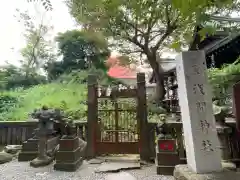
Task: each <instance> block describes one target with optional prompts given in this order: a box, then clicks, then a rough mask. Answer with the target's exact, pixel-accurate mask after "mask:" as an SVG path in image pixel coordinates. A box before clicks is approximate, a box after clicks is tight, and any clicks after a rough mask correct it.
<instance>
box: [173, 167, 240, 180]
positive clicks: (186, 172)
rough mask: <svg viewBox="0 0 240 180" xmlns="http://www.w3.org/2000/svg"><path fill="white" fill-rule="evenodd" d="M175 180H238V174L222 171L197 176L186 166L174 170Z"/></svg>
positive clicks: (239, 173)
mask: <svg viewBox="0 0 240 180" xmlns="http://www.w3.org/2000/svg"><path fill="white" fill-rule="evenodd" d="M174 178H175V179H176V180H238V179H240V172H235V171H227V170H223V171H222V172H215V173H208V174H197V173H194V172H193V171H191V170H190V169H189V168H188V167H187V165H177V166H176V167H175V170H174Z"/></svg>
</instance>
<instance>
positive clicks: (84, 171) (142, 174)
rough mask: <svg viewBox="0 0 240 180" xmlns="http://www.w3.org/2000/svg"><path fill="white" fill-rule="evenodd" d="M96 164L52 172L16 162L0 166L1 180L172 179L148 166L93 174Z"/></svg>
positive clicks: (51, 166)
mask: <svg viewBox="0 0 240 180" xmlns="http://www.w3.org/2000/svg"><path fill="white" fill-rule="evenodd" d="M98 167H99V165H97V164H88V163H87V162H84V164H83V165H82V166H81V167H80V168H79V170H78V171H77V172H71V173H70V172H60V171H54V170H53V165H49V166H46V167H43V168H32V167H30V166H29V162H17V161H16V160H14V161H12V162H9V163H6V164H2V165H0V179H1V180H20V179H21V180H120V179H124V180H138V179H139V180H140V179H141V180H173V177H167V176H159V175H156V167H154V165H150V166H148V167H142V168H141V169H139V170H127V171H125V172H120V173H105V174H104V173H95V172H94V171H95V170H96V168H98Z"/></svg>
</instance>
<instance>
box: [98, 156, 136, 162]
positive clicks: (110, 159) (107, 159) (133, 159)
mask: <svg viewBox="0 0 240 180" xmlns="http://www.w3.org/2000/svg"><path fill="white" fill-rule="evenodd" d="M96 159H99V160H102V161H104V162H130V163H131V162H132V163H134V162H140V157H139V155H132V154H131V155H116V156H114V155H112V156H100V157H97V158H96Z"/></svg>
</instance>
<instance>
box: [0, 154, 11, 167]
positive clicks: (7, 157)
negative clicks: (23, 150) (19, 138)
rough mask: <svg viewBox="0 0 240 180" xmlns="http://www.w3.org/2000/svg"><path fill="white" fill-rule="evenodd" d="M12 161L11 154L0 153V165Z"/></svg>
mask: <svg viewBox="0 0 240 180" xmlns="http://www.w3.org/2000/svg"><path fill="white" fill-rule="evenodd" d="M12 159H13V156H12V155H11V154H8V153H6V152H0V164H4V163H6V162H10V161H11V160H12Z"/></svg>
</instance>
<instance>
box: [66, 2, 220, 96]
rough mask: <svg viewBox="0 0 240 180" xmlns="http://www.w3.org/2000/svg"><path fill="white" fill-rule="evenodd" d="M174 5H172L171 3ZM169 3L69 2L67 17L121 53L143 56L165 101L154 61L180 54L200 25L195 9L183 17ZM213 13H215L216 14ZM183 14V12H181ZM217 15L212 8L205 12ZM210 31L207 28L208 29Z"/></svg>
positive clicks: (159, 69) (161, 81)
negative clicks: (170, 52)
mask: <svg viewBox="0 0 240 180" xmlns="http://www.w3.org/2000/svg"><path fill="white" fill-rule="evenodd" d="M173 2H175V1H173ZM173 2H172V1H168V0H165V1H163V0H148V1H145V0H131V1H130V0H108V1H105V0H99V1H94V0H88V1H85V0H68V1H67V5H68V6H69V8H70V13H71V14H72V15H73V17H75V19H76V20H77V22H79V23H80V24H81V25H83V26H84V28H85V29H86V30H87V31H88V32H90V33H94V32H96V31H98V32H99V31H100V32H102V33H103V35H104V36H107V37H108V38H109V40H111V41H113V42H114V45H115V46H117V47H118V49H121V50H122V52H123V53H126V54H130V53H136V52H137V53H142V54H144V55H146V57H147V61H148V63H149V64H150V66H151V67H152V69H153V72H154V74H155V77H156V82H157V88H158V89H157V98H159V99H163V98H164V82H163V75H162V72H163V69H162V68H161V66H159V63H158V61H157V59H158V54H160V55H161V52H163V50H164V49H166V48H172V47H174V48H176V49H179V50H180V47H181V46H182V45H185V46H186V45H187V44H189V43H190V42H191V40H192V35H193V31H194V29H195V27H196V25H197V23H199V19H198V18H199V16H198V13H196V11H195V9H196V8H195V9H194V10H193V11H192V10H189V11H190V12H189V13H188V14H184V13H183V8H182V7H181V6H179V7H178V6H176V3H175V4H174V3H173ZM215 9H216V10H215ZM181 10H182V11H181ZM207 10H208V11H209V13H211V12H213V10H215V11H214V12H213V13H214V14H216V12H217V10H219V9H218V7H217V6H215V4H213V5H212V4H211V6H206V8H205V9H204V12H207ZM208 27H210V26H208Z"/></svg>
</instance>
